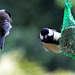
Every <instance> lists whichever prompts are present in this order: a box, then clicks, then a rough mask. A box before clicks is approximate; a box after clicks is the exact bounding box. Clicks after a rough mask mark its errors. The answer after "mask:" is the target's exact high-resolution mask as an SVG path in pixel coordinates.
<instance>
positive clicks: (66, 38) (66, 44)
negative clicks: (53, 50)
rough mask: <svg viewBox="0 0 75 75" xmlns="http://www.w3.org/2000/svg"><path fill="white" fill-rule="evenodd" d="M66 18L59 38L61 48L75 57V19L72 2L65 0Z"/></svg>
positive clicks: (63, 51) (66, 53)
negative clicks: (72, 12)
mask: <svg viewBox="0 0 75 75" xmlns="http://www.w3.org/2000/svg"><path fill="white" fill-rule="evenodd" d="M64 5H65V10H64V18H63V25H62V29H61V38H60V40H59V45H60V50H61V51H62V53H64V54H65V55H67V56H69V57H75V21H74V18H73V16H72V14H71V6H72V4H71V3H69V2H68V0H66V3H65V2H64Z"/></svg>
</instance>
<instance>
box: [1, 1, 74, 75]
mask: <svg viewBox="0 0 75 75" xmlns="http://www.w3.org/2000/svg"><path fill="white" fill-rule="evenodd" d="M69 1H70V2H72V4H73V6H72V14H73V16H75V1H74V0H69ZM0 9H6V10H8V11H9V12H10V13H11V15H12V20H13V23H12V29H11V31H10V35H8V36H7V37H6V40H5V46H4V50H3V51H0V59H1V60H0V62H2V60H3V59H4V58H5V57H7V58H5V59H6V60H5V59H4V60H5V61H4V62H6V61H7V60H8V59H9V57H11V58H10V59H11V60H13V63H14V62H17V63H16V65H17V66H18V67H16V68H15V69H14V71H13V72H12V73H10V74H8V73H7V71H6V72H5V74H4V69H5V68H4V69H3V72H1V75H61V74H62V73H64V74H65V75H68V74H67V73H69V74H70V75H72V74H73V73H74V71H75V60H73V59H72V58H69V57H67V56H65V55H63V54H56V53H53V52H50V51H48V52H47V51H45V50H44V48H43V47H42V44H41V41H40V38H39V34H40V30H41V29H42V28H45V27H48V28H51V29H56V30H57V31H58V32H60V30H61V25H62V22H63V15H64V3H63V0H0ZM11 60H10V62H12V61H11ZM2 63H3V62H2ZM0 64H1V63H0ZM4 64H5V63H4ZM4 64H3V65H4ZM1 65H2V64H1ZM6 65H8V66H10V65H9V64H6ZM8 66H5V67H8ZM9 69H10V67H9ZM17 70H18V71H17ZM61 72H62V73H61ZM59 73H60V74H59Z"/></svg>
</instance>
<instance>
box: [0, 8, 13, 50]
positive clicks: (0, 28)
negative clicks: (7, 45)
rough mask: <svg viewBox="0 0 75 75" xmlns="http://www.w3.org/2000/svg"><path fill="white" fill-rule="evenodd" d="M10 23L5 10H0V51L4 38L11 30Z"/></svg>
mask: <svg viewBox="0 0 75 75" xmlns="http://www.w3.org/2000/svg"><path fill="white" fill-rule="evenodd" d="M11 22H12V19H11V14H10V13H9V12H8V11H6V10H5V9H2V10H0V49H3V47H4V41H5V36H6V35H8V34H9V31H10V29H11V28H12V26H11V24H10V23H11Z"/></svg>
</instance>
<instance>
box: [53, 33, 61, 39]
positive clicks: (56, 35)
mask: <svg viewBox="0 0 75 75" xmlns="http://www.w3.org/2000/svg"><path fill="white" fill-rule="evenodd" d="M60 37H61V34H60V33H59V32H54V40H58V39H59V38H60Z"/></svg>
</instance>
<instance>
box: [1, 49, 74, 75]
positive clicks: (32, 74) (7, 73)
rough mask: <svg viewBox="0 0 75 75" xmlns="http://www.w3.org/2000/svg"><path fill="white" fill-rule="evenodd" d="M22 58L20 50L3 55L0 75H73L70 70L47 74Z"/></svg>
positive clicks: (59, 70)
mask: <svg viewBox="0 0 75 75" xmlns="http://www.w3.org/2000/svg"><path fill="white" fill-rule="evenodd" d="M23 57H24V53H23V52H22V51H21V49H18V51H10V52H8V53H7V54H6V53H5V54H3V55H2V56H1V58H0V75H74V74H75V73H74V72H73V71H70V70H67V71H65V70H63V69H61V68H60V69H57V70H55V71H53V72H51V71H50V72H48V71H47V69H45V68H44V67H42V66H41V65H40V64H38V63H37V62H33V61H29V60H27V59H26V58H23Z"/></svg>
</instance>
